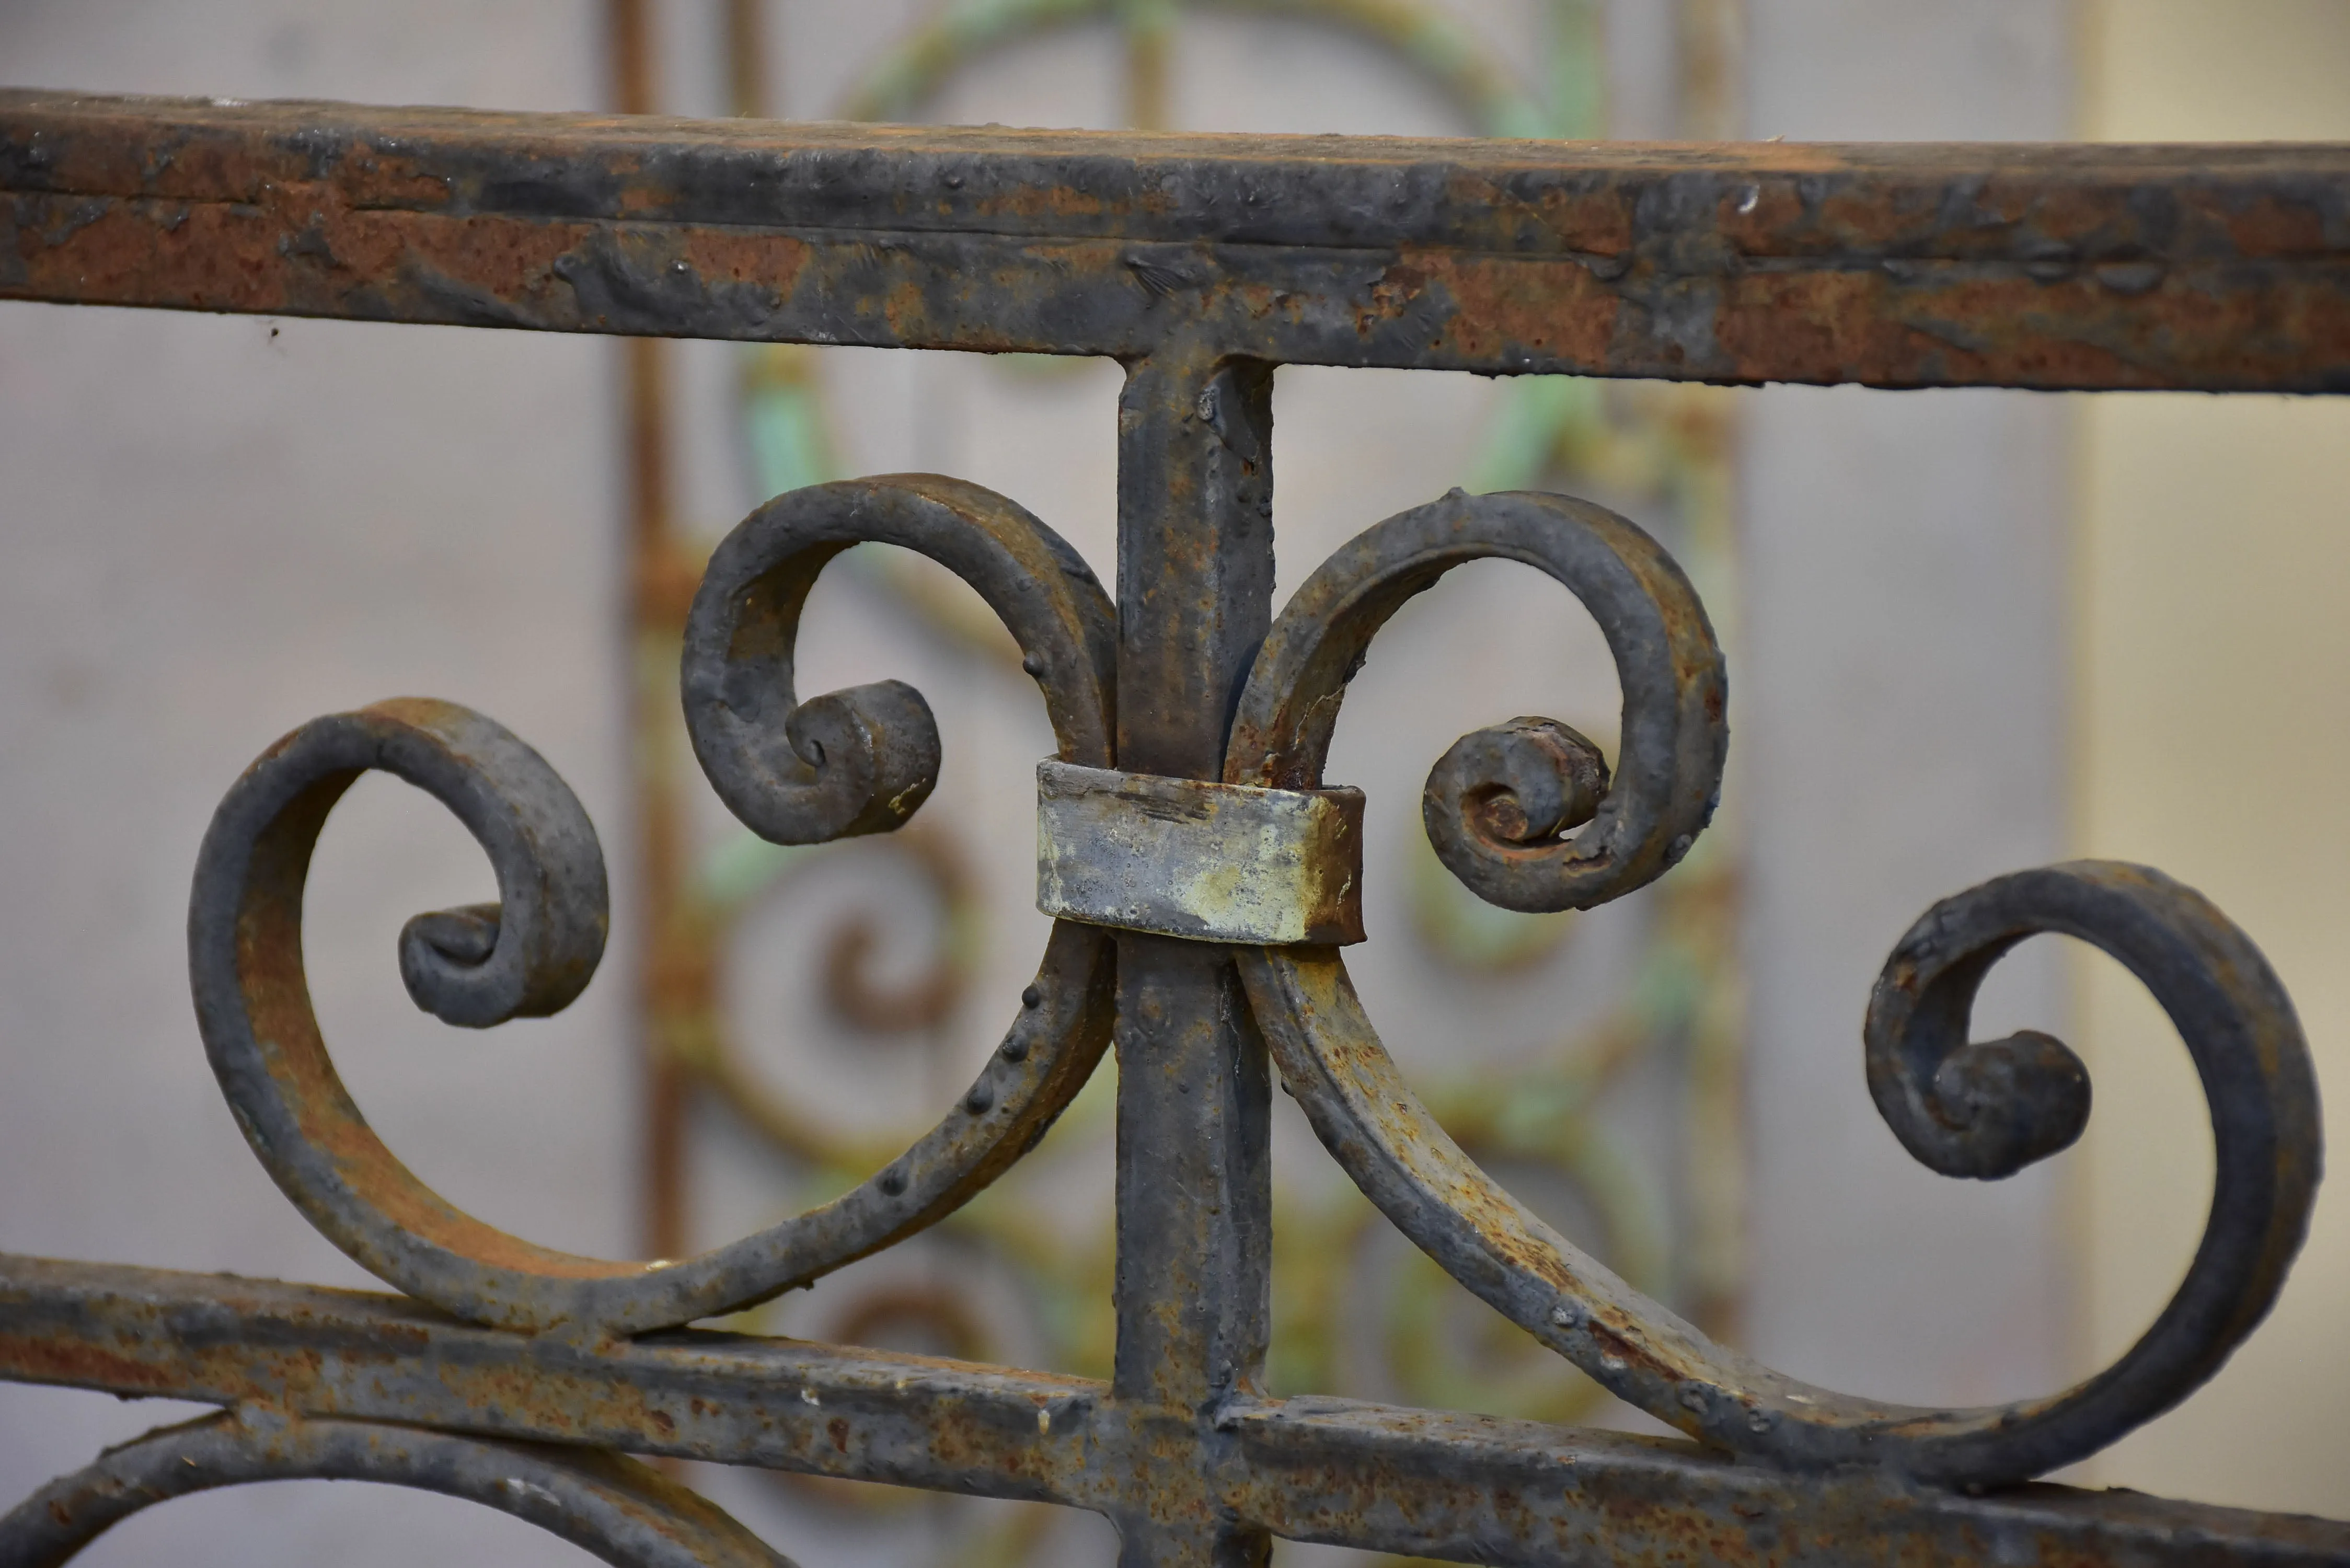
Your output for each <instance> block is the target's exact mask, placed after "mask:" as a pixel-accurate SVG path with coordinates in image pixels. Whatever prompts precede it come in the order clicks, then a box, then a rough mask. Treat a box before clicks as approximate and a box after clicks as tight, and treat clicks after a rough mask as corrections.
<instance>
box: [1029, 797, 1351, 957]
mask: <svg viewBox="0 0 2350 1568" xmlns="http://www.w3.org/2000/svg"><path fill="white" fill-rule="evenodd" d="M1362 884H1363V792H1362V791H1360V790H1353V789H1325V790H1288V789H1258V788H1255V787H1253V786H1251V785H1247V784H1211V783H1202V782H1201V781H1199V780H1196V779H1170V778H1166V777H1163V776H1161V775H1159V774H1122V773H1119V772H1118V770H1117V769H1115V768H1081V767H1075V766H1072V765H1071V764H1069V763H1056V762H1045V763H1038V764H1037V765H1036V907H1037V908H1038V909H1042V910H1043V911H1044V912H1045V913H1046V914H1048V915H1053V916H1056V917H1061V918H1065V919H1072V920H1083V921H1087V922H1088V923H1090V924H1094V925H1102V926H1117V927H1121V928H1123V929H1127V930H1132V931H1156V932H1157V933H1159V935H1160V936H1168V937H1187V938H1189V939H1191V940H1193V941H1211V942H1250V943H1256V944H1271V945H1273V946H1275V947H1286V946H1288V945H1289V944H1291V943H1293V942H1359V941H1361V940H1363V898H1362Z"/></svg>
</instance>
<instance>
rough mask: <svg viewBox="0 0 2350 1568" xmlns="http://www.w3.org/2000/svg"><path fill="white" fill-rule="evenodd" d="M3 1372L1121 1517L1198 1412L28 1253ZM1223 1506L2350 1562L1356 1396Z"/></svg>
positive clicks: (2338, 1525) (1822, 1552)
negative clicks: (612, 1338)
mask: <svg viewBox="0 0 2350 1568" xmlns="http://www.w3.org/2000/svg"><path fill="white" fill-rule="evenodd" d="M0 1377H6V1378H9V1379H14V1380H17V1381H24V1382H36V1383H49V1384H62V1385H68V1386H76V1387H83V1388H94V1389H100V1390H104V1391H106V1392H109V1393H113V1394H119V1395H123V1396H126V1397H157V1398H172V1399H186V1400H194V1401H200V1402H205V1403H213V1404H221V1405H244V1406H260V1407H271V1408H275V1409H277V1410H281V1411H283V1412H285V1413H287V1414H290V1415H293V1416H296V1417H306V1416H307V1417H329V1416H331V1417H343V1418H353V1419H365V1420H382V1421H399V1422H409V1423H416V1424H421V1425H426V1426H431V1427H433V1428H442V1429H446V1430H450V1431H463V1432H473V1433H481V1434H486V1435H491V1436H496V1437H503V1438H536V1439H539V1440H543V1441H549V1442H556V1443H567V1444H577V1445H596V1446H608V1447H611V1448H617V1449H626V1450H629V1451H631V1452H635V1453H640V1454H659V1455H673V1456H681V1457H686V1458H692V1459H713V1460H717V1461H720V1462H723V1463H729V1464H743V1465H757V1466H763V1467H767V1468H771V1469H784V1470H795V1471H802V1472H806V1473H811V1474H819V1475H828V1476H838V1477H844V1478H848V1479H853V1480H873V1481H889V1482H896V1483H899V1484H903V1485H909V1486H919V1487H927V1488H931V1489H933V1490H946V1491H954V1492H962V1493H967V1494H972V1495H979V1496H991V1497H1010V1498H1024V1499H1031V1500H1035V1501H1048V1502H1057V1503H1064V1504H1068V1505H1071V1506H1074V1507H1079V1508H1093V1509H1099V1510H1104V1511H1108V1510H1112V1509H1115V1508H1117V1507H1118V1506H1120V1505H1121V1504H1122V1503H1128V1502H1130V1500H1131V1499H1132V1498H1133V1497H1135V1496H1136V1495H1138V1494H1139V1493H1141V1492H1143V1491H1146V1490H1149V1489H1148V1488H1147V1487H1146V1486H1145V1485H1143V1484H1142V1479H1141V1478H1142V1477H1143V1476H1144V1475H1146V1474H1147V1473H1148V1472H1149V1470H1150V1469H1152V1468H1153V1467H1154V1466H1158V1465H1160V1464H1163V1463H1164V1462H1165V1455H1166V1454H1167V1453H1169V1452H1173V1451H1180V1450H1181V1449H1183V1448H1185V1447H1188V1445H1190V1444H1191V1442H1193V1441H1194V1440H1195V1433H1196V1431H1197V1428H1194V1427H1192V1426H1191V1424H1190V1423H1189V1422H1188V1421H1184V1420H1181V1419H1180V1418H1179V1417H1170V1415H1168V1414H1167V1413H1165V1412H1159V1413H1157V1414H1152V1413H1150V1412H1149V1410H1148V1409H1147V1408H1145V1407H1135V1406H1131V1405H1128V1404H1127V1403H1124V1402H1121V1401H1119V1400H1118V1399H1116V1398H1114V1397H1112V1396H1111V1394H1110V1390H1109V1388H1108V1386H1107V1385H1105V1384H1101V1383H1096V1382H1090V1381H1087V1380H1086V1379H1082V1378H1075V1377H1063V1376H1054V1375H1051V1374H1046V1373H1035V1372H1011V1371H1004V1370H1001V1369H998V1368H993V1367H984V1366H970V1365H967V1364H963V1363H959V1362H951V1361H941V1360H936V1359H933V1358H931V1357H927V1356H919V1355H902V1354H896V1353H890V1352H885V1351H876V1350H859V1349H854V1348H846V1347H835V1346H828V1345H812V1344H807V1343H804V1342H800V1341H796V1340H785V1339H765V1338H756V1337H752V1336H747V1335H741V1334H715V1333H706V1332H699V1331H681V1332H676V1333H671V1334H659V1335H651V1336H647V1337H645V1338H641V1339H637V1340H631V1341H620V1342H617V1343H612V1344H607V1345H589V1344H582V1343H578V1342H576V1341H568V1340H565V1339H563V1338H561V1337H559V1336H556V1335H552V1334H542V1335H538V1336H530V1335H525V1334H517V1333H512V1332H505V1331H500V1330H495V1329H486V1328H480V1327H475V1326H473V1325H470V1324H460V1323H457V1322H455V1321H453V1320H452V1319H449V1318H446V1317H443V1316H442V1315H440V1314H437V1313H434V1312H432V1310H431V1309H429V1308H425V1307H421V1306H419V1305H417V1304H415V1303H411V1302H408V1301H405V1300H402V1299H401V1298H400V1297H396V1296H389V1295H376V1294H367V1293H358V1292H349V1291H338V1290H326V1289H321V1288H318V1287H315V1286H306V1285H291V1284H281V1283H277V1282H270V1281H258V1280H244V1279H238V1278H234V1277H230V1276H222V1275H213V1274H190V1273H178V1272H169V1271H164V1270H156V1269H140V1268H130V1267H125V1266H122V1265H118V1264H100V1263H71V1262H51V1261H48V1260H44V1259H36V1258H26V1257H18V1256H10V1255H0ZM1211 1429H1212V1431H1213V1432H1214V1434H1215V1435H1216V1437H1217V1438H1220V1439H1221V1440H1222V1442H1223V1443H1225V1444H1226V1445H1228V1448H1227V1452H1226V1453H1225V1455H1224V1456H1223V1459H1224V1460H1225V1461H1226V1462H1224V1463H1222V1464H1221V1465H1218V1466H1215V1467H1214V1469H1216V1471H1217V1473H1218V1474H1220V1475H1221V1476H1222V1478H1223V1492H1222V1499H1221V1502H1222V1506H1223V1507H1224V1508H1225V1509H1227V1510H1229V1511H1231V1513H1232V1516H1233V1517H1234V1518H1235V1519H1237V1520H1239V1521H1243V1522H1245V1523H1248V1524H1252V1525H1255V1526H1258V1527H1261V1528H1263V1529H1266V1530H1269V1531H1271V1532H1274V1534H1277V1535H1281V1536H1284V1537H1287V1538H1290V1539H1293V1540H1298V1541H1314V1542H1329V1543H1333V1544H1338V1545H1347V1546H1357V1547H1366V1548H1370V1549H1373V1550H1378V1551H1387V1552H1416V1553H1424V1554H1430V1555H1441V1556H1447V1557H1453V1558H1459V1559H1463V1560H1467V1561H1471V1562H1481V1563H1525V1564H1530V1565H1531V1564H1536V1563H1595V1564H1596V1563H1634V1564H1638V1563H1667V1562H1686V1561H1690V1560H1693V1559H1696V1558H1701V1559H1702V1560H1705V1561H1711V1562H1718V1563H1725V1564H1742V1563H1753V1564H1763V1563H1770V1564H1774V1565H1786V1568H1794V1565H1798V1564H1813V1563H1818V1564H1826V1563H1854V1564H1862V1563H1909V1562H1918V1561H1928V1560H1944V1559H1947V1558H1949V1557H1950V1556H1953V1555H1959V1554H1963V1555H1965V1556H1968V1557H1970V1558H1976V1559H1980V1560H1982V1561H1988V1562H1998V1563H2051V1562H2087V1561H2094V1562H2099V1563H2120V1564H2130V1563H2146V1564H2157V1563H2207V1562H2217V1561H2225V1562H2230V1563H2277V1564H2285V1563H2339V1562H2341V1561H2343V1560H2344V1559H2345V1556H2350V1522H2334V1521H2324V1520H2317V1519H2306V1518H2298V1517H2291V1516H2283V1515H2269V1514H2252V1513H2245V1512H2240V1511H2234V1510H2230V1509H2218V1508H2206V1507H2201V1506H2199V1505H2194V1504H2184V1503H2170V1502H2163V1501H2158V1500H2155V1499H2151V1498H2145V1497H2141V1496H2138V1495H2137V1494H2135V1493H2130V1492H2094V1491H2081V1490H2073V1489H2070V1488H2064V1487H2054V1486H2032V1487H2025V1488H2022V1489H2018V1490H2012V1491H2003V1492H1999V1493H1995V1494H1991V1495H1988V1496H1982V1497H1970V1496H1966V1495H1963V1494H1958V1493H1950V1492H1942V1491H1937V1490H1930V1489H1926V1488H1912V1487H1908V1486H1906V1485H1904V1484H1902V1483H1900V1482H1898V1481H1897V1480H1890V1479H1887V1478H1883V1477H1878V1476H1873V1475H1857V1474H1856V1475H1850V1476H1842V1477H1839V1476H1826V1477H1821V1476H1793V1475H1784V1474H1780V1473H1777V1472H1774V1471H1773V1470H1770V1469H1763V1468H1760V1467H1756V1466H1751V1465H1738V1464H1734V1463H1732V1462H1731V1461H1728V1460H1726V1459H1721V1458H1719V1457H1716V1456H1714V1455H1711V1454H1709V1453H1708V1452H1707V1451H1705V1450H1704V1449H1699V1448H1697V1447H1696V1446H1694V1445H1692V1444H1688V1443H1682V1442H1676V1441H1665V1440H1661V1439H1651V1438H1634V1437H1627V1436H1624V1435H1621V1434H1616V1433H1609V1432H1602V1431H1589V1430H1582V1431H1572V1430H1567V1429H1563V1428H1555V1427H1547V1426H1539V1425H1535V1424H1533V1423H1529V1422H1522V1421H1504V1420H1499V1419H1495V1418H1492V1417H1482V1416H1462V1415H1448V1414H1440V1413H1432V1412H1428V1411H1420V1410H1404V1409H1390V1408H1386V1407H1380V1406H1377V1405H1368V1404H1362V1403H1358V1402H1356V1401H1353V1400H1344V1399H1326V1398H1300V1399H1289V1400H1279V1399H1263V1398H1255V1397H1234V1398H1232V1399H1230V1400H1228V1401H1227V1402H1226V1403H1225V1404H1224V1406H1223V1407H1222V1408H1221V1409H1220V1411H1219V1412H1218V1413H1217V1414H1216V1415H1215V1416H1214V1417H1213V1418H1212V1421H1211Z"/></svg>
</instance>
